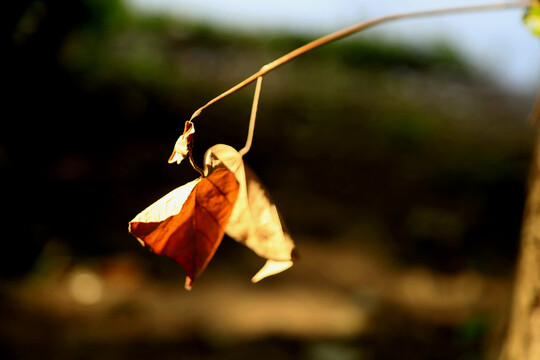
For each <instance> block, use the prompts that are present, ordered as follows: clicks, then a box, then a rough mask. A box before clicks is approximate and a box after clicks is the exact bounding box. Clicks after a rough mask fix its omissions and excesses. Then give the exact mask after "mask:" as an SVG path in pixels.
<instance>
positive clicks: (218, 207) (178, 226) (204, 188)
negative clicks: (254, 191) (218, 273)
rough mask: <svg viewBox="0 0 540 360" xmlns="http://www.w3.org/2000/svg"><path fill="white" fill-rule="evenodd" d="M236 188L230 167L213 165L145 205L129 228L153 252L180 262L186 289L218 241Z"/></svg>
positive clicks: (212, 253) (211, 254) (212, 254)
mask: <svg viewBox="0 0 540 360" xmlns="http://www.w3.org/2000/svg"><path fill="white" fill-rule="evenodd" d="M238 190H239V184H238V182H237V181H236V179H235V177H234V175H233V173H232V172H231V171H229V170H227V169H224V168H221V169H216V170H215V171H213V172H212V173H210V174H209V175H208V176H206V177H204V178H201V179H197V180H194V181H192V182H190V183H188V184H186V185H184V186H182V187H180V188H178V189H176V190H174V191H173V192H171V193H169V194H168V195H166V196H165V197H163V198H162V199H160V200H158V201H157V202H156V203H154V204H153V205H151V206H150V207H148V208H147V209H145V210H144V211H143V212H141V213H140V214H139V215H137V216H136V217H135V218H134V219H133V220H132V221H131V222H130V225H129V231H130V232H131V233H132V234H133V235H135V236H136V237H137V238H138V239H140V240H141V241H142V242H143V243H144V244H145V245H146V246H148V247H149V248H150V249H152V251H154V252H155V253H157V254H160V255H164V256H168V257H170V258H172V259H174V260H175V261H176V262H177V263H178V264H180V266H182V267H183V268H184V270H185V271H186V273H187V277H186V285H185V286H186V289H188V290H189V289H190V288H191V285H192V284H193V281H194V280H195V278H197V277H198V276H199V275H200V274H201V273H202V272H203V271H204V269H205V268H206V266H207V265H208V263H209V261H210V260H211V259H212V256H214V253H215V251H216V249H217V247H218V246H219V244H220V243H221V239H222V238H223V234H224V231H225V230H224V228H225V225H226V224H227V221H228V219H229V217H230V215H231V212H232V209H233V206H234V203H235V201H236V198H237V196H238Z"/></svg>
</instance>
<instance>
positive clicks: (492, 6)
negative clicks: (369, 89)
mask: <svg viewBox="0 0 540 360" xmlns="http://www.w3.org/2000/svg"><path fill="white" fill-rule="evenodd" d="M532 1H533V0H522V1H508V2H507V1H499V2H496V3H489V4H480V5H467V6H457V7H447V8H442V9H433V10H421V11H412V12H405V13H396V14H390V15H386V16H381V17H378V18H375V19H371V20H367V21H364V22H361V23H358V24H356V25H352V26H350V27H347V28H345V29H342V30H339V31H336V32H334V33H331V34H328V35H325V36H323V37H321V38H318V39H316V40H313V41H312V42H310V43H307V44H305V45H303V46H301V47H299V48H298V49H296V50H293V51H291V52H290V53H288V54H286V55H283V56H282V57H280V58H279V59H277V60H274V61H272V62H271V63H269V64H267V65H265V66H263V67H262V68H261V70H259V71H258V72H256V73H255V74H253V75H251V76H250V77H248V78H247V79H245V80H244V81H242V82H240V83H238V84H237V85H235V86H233V87H232V88H230V89H229V90H227V91H225V92H224V93H222V94H221V95H219V96H217V97H215V98H214V99H212V100H210V101H209V102H208V103H207V104H206V105H204V106H203V107H201V108H199V109H198V110H197V111H195V112H194V113H193V115H191V119H190V120H193V119H194V118H196V117H197V116H199V115H200V114H201V112H202V111H203V110H204V109H206V108H207V107H209V106H210V105H212V104H215V103H216V102H218V101H220V100H223V99H224V98H226V97H227V96H229V95H231V94H233V93H235V92H236V91H238V90H240V89H242V88H243V87H245V86H246V85H249V84H251V83H252V82H253V81H255V80H257V78H259V77H261V76H263V75H265V74H267V73H269V72H270V71H272V70H274V69H276V68H277V67H279V66H281V65H283V64H285V63H287V62H289V61H291V60H292V59H294V58H296V57H298V56H300V55H302V54H305V53H307V52H309V51H311V50H313V49H316V48H318V47H320V46H322V45H325V44H328V43H330V42H333V41H336V40H338V39H341V38H344V37H346V36H349V35H352V34H354V33H357V32H358V31H360V30H364V29H367V28H370V27H373V26H375V25H378V24H382V23H386V22H390V21H395V20H400V19H411V18H417V17H428V16H436V15H448V14H457V13H466V12H478V11H489V10H503V9H510V8H523V7H527V6H529V5H531V4H532Z"/></svg>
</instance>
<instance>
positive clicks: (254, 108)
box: [238, 76, 263, 156]
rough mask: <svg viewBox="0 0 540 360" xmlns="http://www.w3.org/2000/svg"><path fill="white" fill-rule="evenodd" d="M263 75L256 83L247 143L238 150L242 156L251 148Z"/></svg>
mask: <svg viewBox="0 0 540 360" xmlns="http://www.w3.org/2000/svg"><path fill="white" fill-rule="evenodd" d="M262 79H263V78H262V76H259V77H258V78H257V84H256V85H255V95H253V105H252V106H251V115H250V117H249V129H248V136H247V140H246V145H245V146H244V147H243V148H242V149H241V150H240V151H238V153H239V154H240V156H244V155H246V154H247V152H248V151H249V149H251V142H252V141H253V132H254V131H255V119H256V118H257V106H258V105H259V97H260V96H261V87H262Z"/></svg>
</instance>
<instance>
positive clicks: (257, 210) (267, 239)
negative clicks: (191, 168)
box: [205, 144, 294, 280]
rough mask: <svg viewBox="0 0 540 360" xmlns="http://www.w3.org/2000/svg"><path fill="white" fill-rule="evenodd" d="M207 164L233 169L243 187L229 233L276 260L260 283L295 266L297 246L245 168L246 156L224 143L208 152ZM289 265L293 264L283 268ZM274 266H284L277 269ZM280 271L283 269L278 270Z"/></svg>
mask: <svg viewBox="0 0 540 360" xmlns="http://www.w3.org/2000/svg"><path fill="white" fill-rule="evenodd" d="M205 163H206V164H208V168H207V169H205V171H212V169H217V168H223V167H226V168H227V169H229V170H231V171H232V172H233V173H234V176H235V177H236V180H237V181H238V183H239V185H240V189H239V192H238V198H237V200H236V203H235V205H234V208H233V210H232V214H231V216H230V218H229V222H228V223H227V226H226V227H225V232H226V233H227V235H229V236H230V237H231V238H233V239H235V240H236V241H238V242H239V243H242V244H244V245H245V246H247V247H248V248H250V249H251V250H253V251H254V252H255V253H256V254H257V255H259V256H261V257H263V258H265V259H268V260H271V261H272V263H271V265H272V266H271V268H272V269H273V270H272V271H268V269H269V268H267V269H264V268H263V269H261V272H259V274H258V275H256V277H257V278H258V279H259V280H260V279H262V278H263V277H266V276H269V275H273V274H276V273H278V272H280V271H283V270H286V269H287V268H289V267H290V266H291V265H292V262H291V261H292V260H293V255H292V254H293V250H294V243H293V241H292V239H291V238H290V236H289V234H288V233H287V231H286V230H285V228H284V226H283V224H282V222H281V219H280V216H279V213H278V211H277V208H276V206H275V204H274V202H273V201H272V199H271V198H270V196H269V194H268V191H267V190H266V189H265V188H264V186H263V185H262V183H261V182H260V181H259V179H258V178H257V177H256V176H255V174H254V173H253V171H251V170H250V169H249V168H248V167H247V166H245V165H244V162H243V160H242V157H241V156H240V155H239V154H238V152H237V151H236V150H235V149H233V148H232V147H230V146H227V145H222V144H220V145H215V146H213V147H211V148H210V149H209V150H208V151H207V152H206V155H205ZM285 262H287V263H289V262H291V263H290V265H288V266H283V265H284V263H285ZM274 263H276V264H277V263H283V264H280V265H281V267H276V266H275V265H276V264H274ZM278 268H281V270H278V271H276V269H278ZM263 270H264V271H263ZM270 272H271V273H270ZM264 274H266V275H264ZM263 275H264V276H263Z"/></svg>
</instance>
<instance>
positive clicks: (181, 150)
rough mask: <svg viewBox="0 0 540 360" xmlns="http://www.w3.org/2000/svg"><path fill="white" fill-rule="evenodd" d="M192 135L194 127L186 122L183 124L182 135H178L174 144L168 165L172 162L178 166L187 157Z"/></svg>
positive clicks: (189, 122)
mask: <svg viewBox="0 0 540 360" xmlns="http://www.w3.org/2000/svg"><path fill="white" fill-rule="evenodd" d="M194 133H195V126H194V125H193V123H192V122H191V121H186V123H185V124H184V133H183V134H182V135H180V137H179V138H178V140H176V144H174V150H173V152H172V154H171V157H170V158H169V164H172V163H174V162H176V163H177V164H180V162H181V161H182V160H184V159H185V158H186V156H188V154H189V150H190V147H191V144H192V141H193V134H194Z"/></svg>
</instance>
